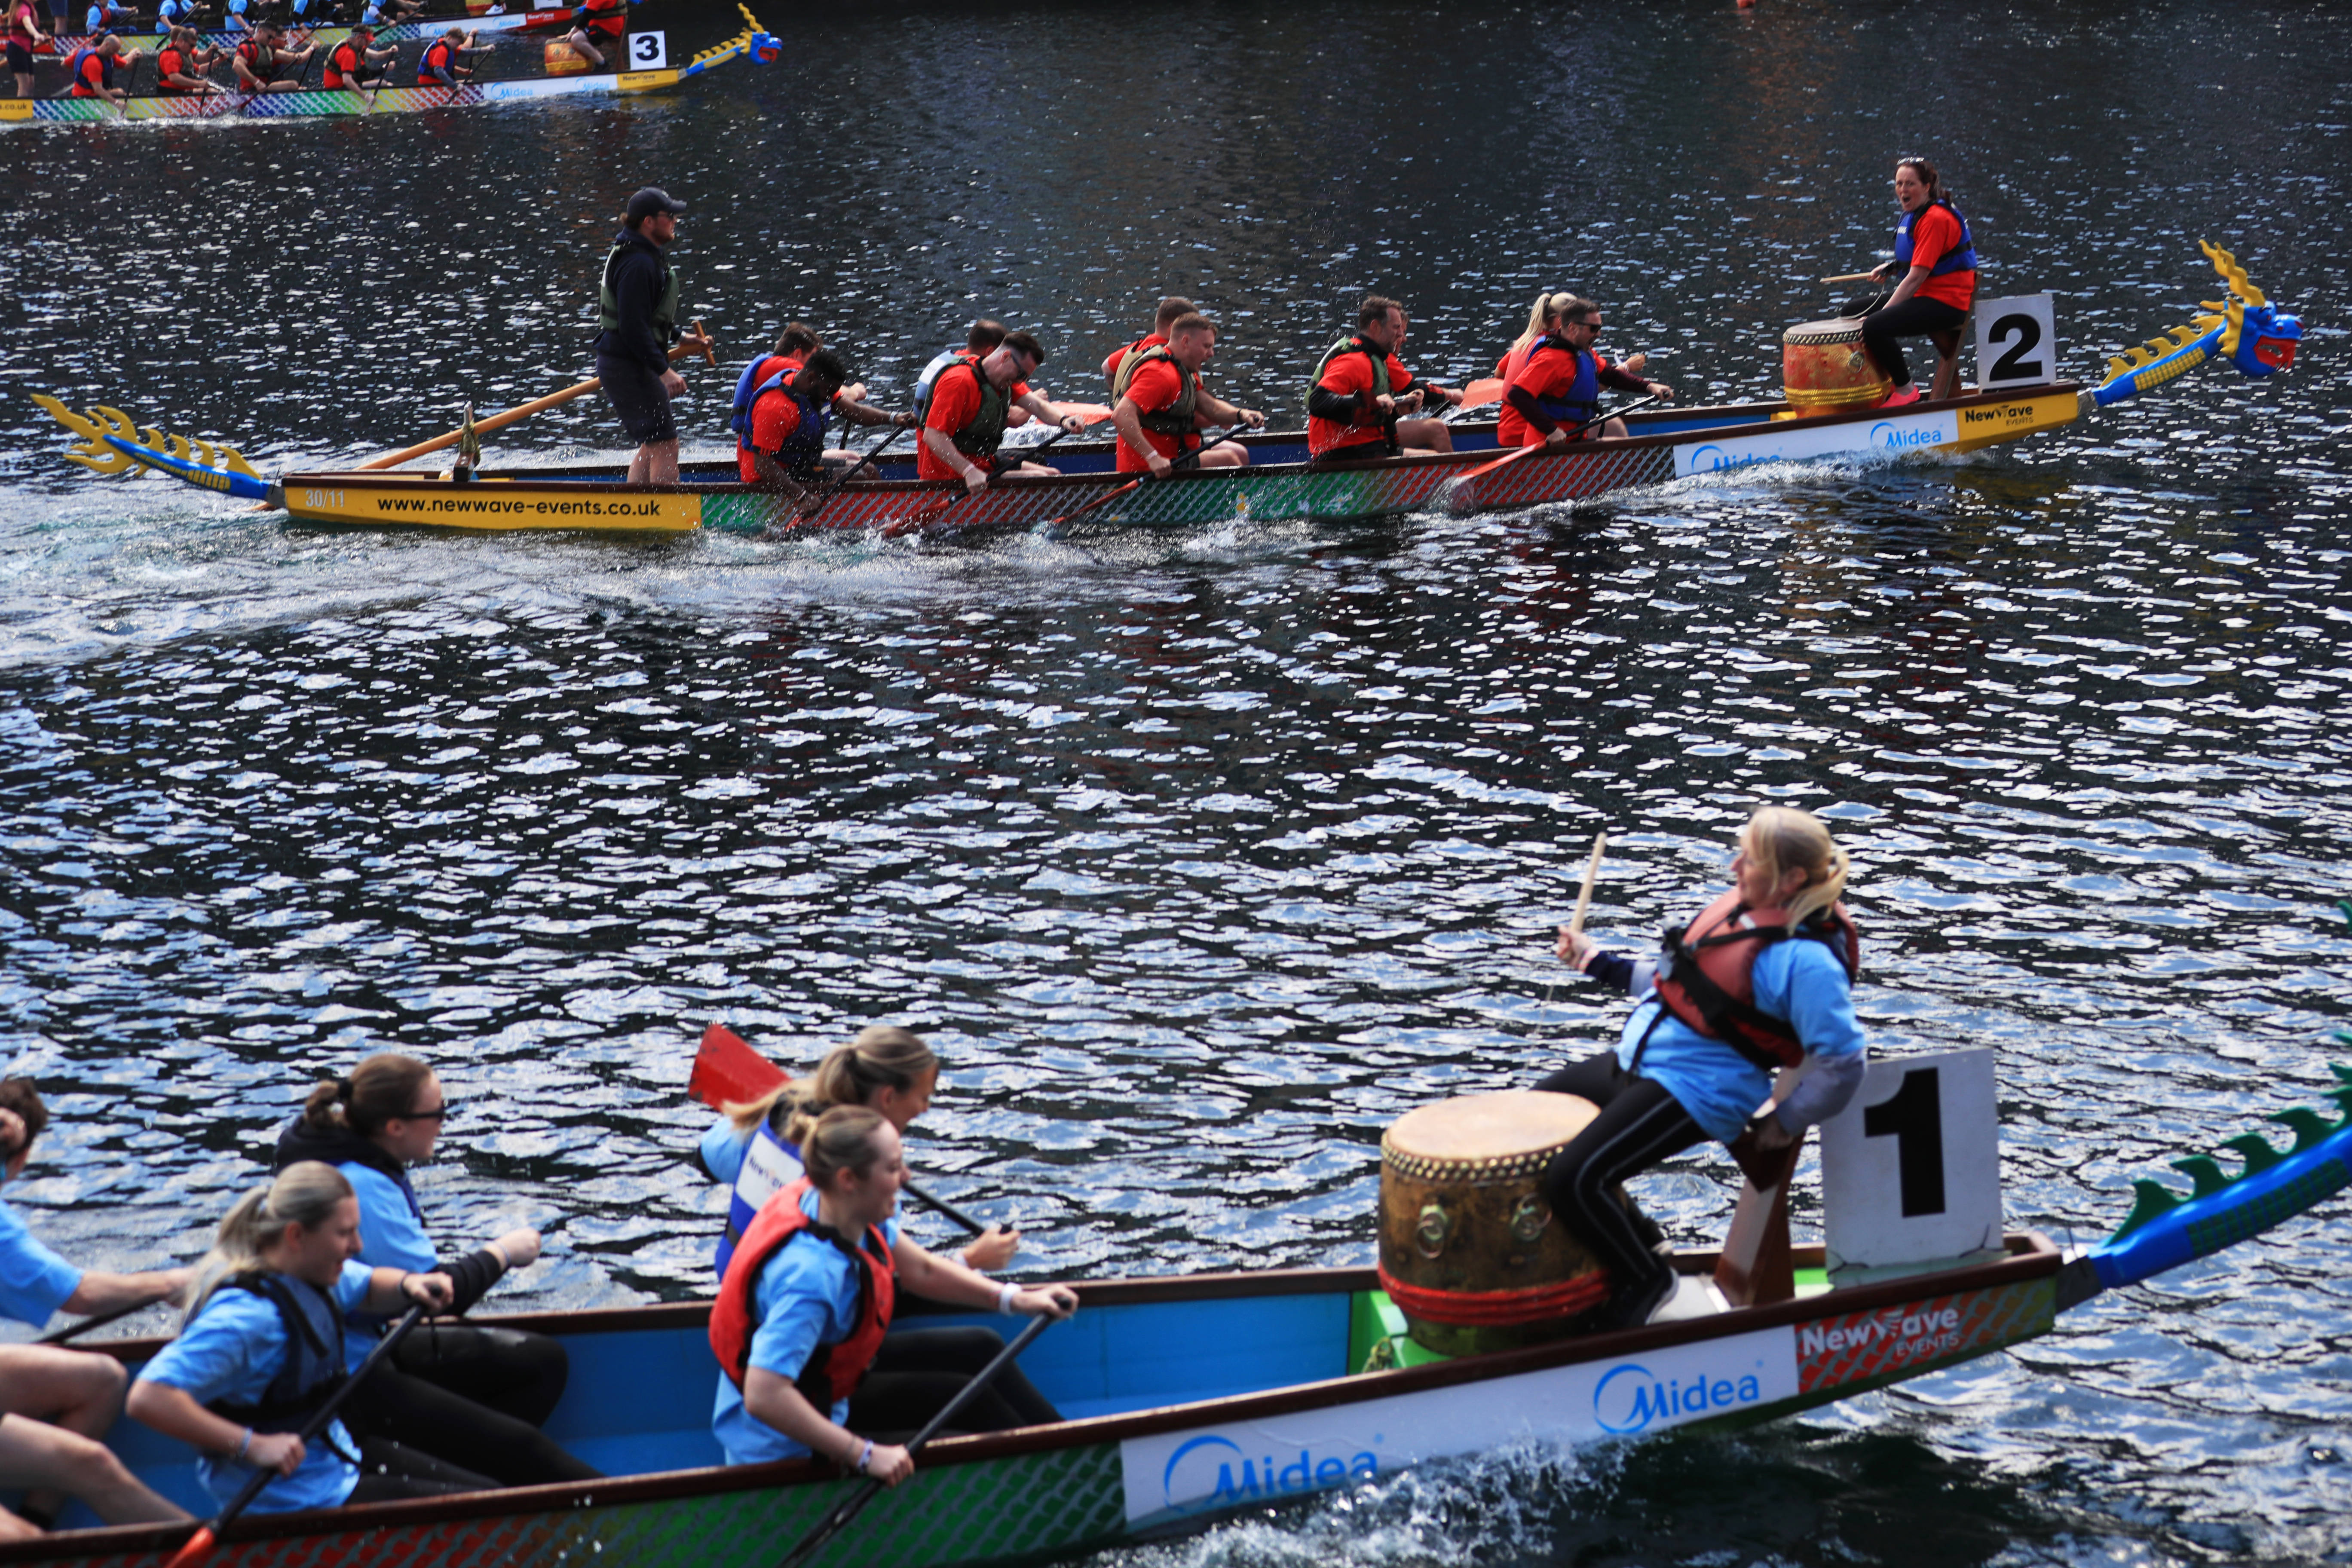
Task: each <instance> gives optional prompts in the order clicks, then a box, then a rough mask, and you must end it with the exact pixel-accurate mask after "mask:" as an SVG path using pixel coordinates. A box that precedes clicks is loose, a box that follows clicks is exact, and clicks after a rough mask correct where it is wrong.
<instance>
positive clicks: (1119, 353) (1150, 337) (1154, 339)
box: [1103, 332, 1168, 386]
mask: <svg viewBox="0 0 2352 1568" xmlns="http://www.w3.org/2000/svg"><path fill="white" fill-rule="evenodd" d="M1167 341H1168V340H1167V339H1166V338H1163V337H1161V336H1160V334H1159V333H1158V332H1150V333H1148V334H1146V335H1145V336H1143V337H1139V338H1138V339H1136V340H1135V341H1134V342H1131V343H1129V344H1128V345H1127V346H1126V347H1125V348H1118V349H1113V350H1111V351H1110V357H1109V358H1108V359H1106V360H1104V361H1103V380H1105V381H1107V382H1108V383H1110V384H1112V385H1113V386H1117V385H1118V367H1119V366H1120V365H1122V364H1124V363H1127V356H1128V355H1129V354H1139V353H1142V352H1143V351H1144V350H1146V349H1156V348H1158V347H1159V346H1160V344H1162V343H1164V342H1167Z"/></svg>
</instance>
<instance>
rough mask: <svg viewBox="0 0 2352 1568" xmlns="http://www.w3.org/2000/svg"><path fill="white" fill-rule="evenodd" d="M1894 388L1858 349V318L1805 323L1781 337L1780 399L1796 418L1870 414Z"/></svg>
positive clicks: (1860, 345) (1860, 341)
mask: <svg viewBox="0 0 2352 1568" xmlns="http://www.w3.org/2000/svg"><path fill="white" fill-rule="evenodd" d="M1894 386H1895V383H1894V382H1893V381H1891V380H1889V379H1888V378H1887V376H1886V375H1885V374H1884V373H1883V372H1881V371H1880V370H1879V368H1878V366H1877V364H1876V363H1874V362H1873V361H1872V359H1871V357H1870V355H1869V354H1868V353H1866V352H1864V349H1863V346H1862V318H1861V317H1859V316H1840V317H1836V318H1834V319H1832V320H1831V321H1807V322H1805V323H1804V324H1803V325H1801V326H1796V327H1790V329H1789V330H1788V331H1785V332H1783V333H1781V334H1780V395H1782V396H1783V397H1785V398H1787V399H1788V400H1789V403H1790V406H1792V407H1793V408H1795V409H1796V410H1797V412H1798V413H1799V414H1824V413H1827V412H1828V411H1830V410H1831V409H1833V408H1868V407H1870V406H1871V405H1874V404H1876V403H1879V402H1882V401H1883V400H1885V396H1886V395H1887V394H1888V393H1889V392H1891V391H1892V390H1894Z"/></svg>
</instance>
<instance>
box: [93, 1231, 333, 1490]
mask: <svg viewBox="0 0 2352 1568" xmlns="http://www.w3.org/2000/svg"><path fill="white" fill-rule="evenodd" d="M373 1273H374V1270H373V1269H371V1268H369V1267H368V1266H367V1265H366V1264H364V1263H362V1262H360V1261H358V1260H357V1259H356V1258H354V1259H352V1260H350V1261H348V1262H346V1263H345V1264H344V1265H343V1274H342V1278H341V1279H338V1280H336V1281H335V1285H334V1289H331V1290H330V1291H328V1292H327V1294H328V1295H329V1296H331V1298H333V1300H334V1302H335V1304H336V1305H337V1306H339V1307H341V1308H342V1309H343V1310H346V1311H349V1310H351V1309H352V1307H354V1306H356V1305H357V1304H358V1303H359V1302H360V1301H361V1300H362V1299H364V1298H365V1297H366V1295H367V1292H368V1281H369V1279H371V1278H372V1277H373ZM285 1365H286V1324H285V1321H283V1320H282V1319H280V1318H279V1317H278V1308H277V1305H276V1303H274V1302H271V1301H269V1300H265V1299H264V1298H262V1297H259V1296H257V1295H255V1294H254V1293H253V1292H251V1291H250V1290H237V1289H226V1288H224V1289H219V1290H215V1291H214V1292H213V1294H212V1298H211V1299H210V1300H207V1301H206V1302H205V1310H203V1311H201V1312H199V1313H197V1314H196V1321H194V1322H193V1323H190V1324H189V1325H188V1326H187V1327H186V1328H184V1329H182V1330H181V1331H180V1337H179V1338H178V1339H176V1340H173V1342H171V1343H170V1344H168V1345H165V1346H164V1347H163V1352H162V1353H161V1354H159V1355H157V1356H156V1358H155V1359H154V1360H153V1361H151V1362H149V1363H147V1364H146V1365H145V1366H144V1367H142V1369H141V1370H140V1373H139V1376H140V1379H141V1381H142V1382H146V1383H160V1384H163V1385H164V1386H166V1387H169V1388H177V1389H180V1390H183V1391H184V1392H185V1393H186V1394H188V1395H189V1397H191V1398H193V1399H194V1401H195V1402H196V1403H197V1404H199V1405H210V1404H212V1403H213V1402H215V1400H227V1401H229V1402H230V1403H232V1404H237V1405H250V1404H254V1403H257V1402H258V1401H259V1400H260V1398H261V1397H262V1395H264V1394H268V1392H269V1384H270V1380H271V1379H272V1378H275V1377H276V1376H277V1375H278V1373H279V1372H280V1371H282V1370H283V1369H284V1368H285ZM303 1447H304V1449H305V1452H304V1453H303V1455H302V1465H301V1468H299V1469H297V1470H296V1471H295V1472H294V1473H293V1474H292V1475H291V1476H289V1477H287V1478H285V1479H281V1480H275V1481H272V1482H270V1483H269V1484H268V1486H266V1487H264V1488H262V1489H261V1495H260V1496H259V1497H257V1498H256V1499H254V1500H253V1505H252V1506H253V1511H254V1512H256V1513H287V1512H290V1511H292V1510H295V1509H299V1508H335V1507H338V1506H340V1505H341V1502H342V1500H344V1499H345V1498H347V1497H349V1496H351V1495H352V1488H353V1487H355V1486H357V1485H359V1484H360V1470H359V1467H358V1466H357V1465H353V1464H350V1463H347V1462H346V1461H345V1460H344V1459H342V1458H341V1457H340V1456H338V1455H337V1454H336V1452H335V1450H336V1449H337V1448H341V1450H342V1451H343V1452H344V1453H346V1454H356V1453H358V1452H359V1447H358V1445H356V1444H355V1443H353V1442H352V1435H351V1434H350V1433H349V1432H348V1431H345V1430H344V1428H343V1424H342V1423H341V1421H334V1422H331V1423H330V1424H329V1425H328V1427H327V1430H326V1432H325V1434H324V1435H322V1436H320V1437H318V1438H316V1439H314V1440H312V1441H311V1442H310V1443H307V1444H305V1445H303ZM250 1474H252V1469H251V1468H250V1467H249V1466H246V1465H240V1464H238V1463H237V1462H236V1461H235V1460H234V1459H226V1458H215V1456H213V1455H211V1454H205V1455H204V1456H203V1457H201V1458H198V1459H197V1461H196V1475H197V1477H198V1479H201V1480H202V1481H203V1482H204V1483H205V1489H207V1490H209V1491H210V1492H211V1493H212V1494H213V1496H215V1497H216V1498H218V1499H220V1500H221V1501H223V1502H226V1501H228V1500H230V1499H231V1498H234V1497H235V1496H236V1494H237V1490H238V1489H239V1488H241V1487H243V1486H244V1485H245V1482H246V1478H247V1476H249V1475H250Z"/></svg>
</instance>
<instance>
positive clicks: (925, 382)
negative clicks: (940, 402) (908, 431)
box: [915, 316, 1004, 417]
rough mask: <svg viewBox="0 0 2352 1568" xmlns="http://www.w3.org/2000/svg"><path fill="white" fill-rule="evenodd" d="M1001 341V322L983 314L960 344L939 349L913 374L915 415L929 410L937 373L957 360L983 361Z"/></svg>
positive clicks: (1002, 339)
mask: <svg viewBox="0 0 2352 1568" xmlns="http://www.w3.org/2000/svg"><path fill="white" fill-rule="evenodd" d="M1003 341H1004V323H1003V322H1002V321H990V320H989V319H988V318H987V317H985V316H983V317H982V318H981V319H980V320H979V321H974V322H973V323H972V324H971V331H967V332H966V333H965V334H964V340H963V347H961V348H960V349H942V350H940V352H939V353H936V354H933V355H932V356H931V358H930V362H929V363H927V364H925V365H924V366H923V368H922V369H921V370H920V371H919V372H918V373H917V374H916V376H915V414H916V416H918V417H920V416H923V415H925V414H928V413H929V412H930V406H931V388H932V387H933V386H935V385H937V384H938V383H939V379H940V372H942V371H944V370H946V369H947V368H948V366H950V365H951V364H953V363H956V362H957V361H958V360H963V359H969V360H982V359H986V358H987V357H988V356H989V355H990V354H992V353H995V352H996V345H997V344H999V343H1001V342H1003Z"/></svg>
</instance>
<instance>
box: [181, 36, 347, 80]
mask: <svg viewBox="0 0 2352 1568" xmlns="http://www.w3.org/2000/svg"><path fill="white" fill-rule="evenodd" d="M195 74H196V73H195V72H194V71H193V70H191V69H189V68H188V52H187V51H186V50H185V49H183V48H182V47H180V46H179V45H177V44H166V45H164V46H163V48H161V49H159V50H157V51H156V54H155V84H156V85H157V86H158V87H163V88H168V87H170V86H171V85H172V79H173V77H175V76H194V75H195ZM327 85H328V86H329V87H332V86H334V85H335V84H334V83H332V82H329V83H328V84H327Z"/></svg>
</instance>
